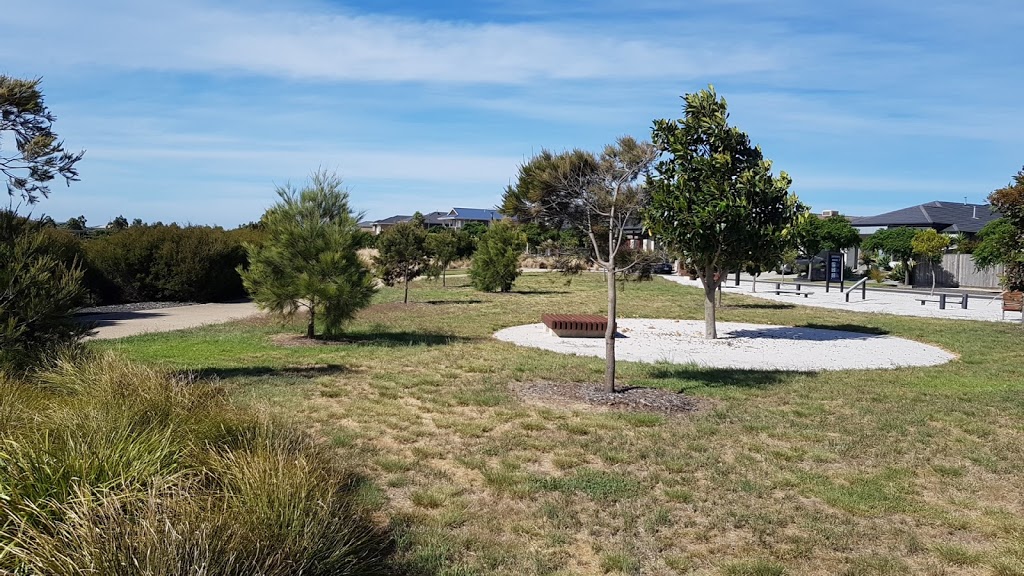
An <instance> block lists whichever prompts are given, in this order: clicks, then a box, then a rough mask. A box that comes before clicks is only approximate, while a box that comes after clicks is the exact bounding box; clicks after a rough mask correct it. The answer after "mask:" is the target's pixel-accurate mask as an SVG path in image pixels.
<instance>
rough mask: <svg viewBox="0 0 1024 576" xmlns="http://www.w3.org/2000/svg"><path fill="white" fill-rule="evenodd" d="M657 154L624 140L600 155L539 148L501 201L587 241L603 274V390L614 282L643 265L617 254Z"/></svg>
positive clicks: (507, 208) (509, 210) (519, 214)
mask: <svg viewBox="0 0 1024 576" xmlns="http://www.w3.org/2000/svg"><path fill="white" fill-rule="evenodd" d="M656 155H657V152H656V151H655V149H654V147H653V146H652V145H651V144H650V143H648V142H641V141H638V140H636V139H635V138H632V137H629V136H623V137H621V138H619V139H618V140H617V141H616V143H615V144H610V145H608V146H605V148H604V150H602V151H601V153H600V154H594V153H592V152H589V151H585V150H578V149H577V150H572V151H567V152H562V153H554V152H551V151H548V150H543V151H541V153H540V154H538V155H537V156H534V157H533V158H532V159H530V160H529V161H528V162H527V163H526V164H524V165H522V166H520V168H519V175H518V178H517V181H516V183H515V185H514V186H509V187H508V189H506V191H505V195H504V197H503V198H502V207H501V208H502V212H503V213H504V214H506V215H508V216H512V217H515V218H516V219H517V220H519V221H520V222H539V223H542V224H544V225H545V226H547V227H548V228H549V229H553V230H562V229H566V228H568V229H575V230H576V231H578V232H579V233H581V234H582V235H583V237H584V238H585V239H586V241H587V246H586V248H585V250H586V251H587V252H588V256H589V258H590V259H591V260H592V261H593V262H594V263H595V264H596V265H597V266H598V268H600V269H601V271H603V272H604V275H605V281H606V283H607V287H608V308H607V315H608V326H607V329H606V330H605V381H604V388H605V390H606V391H608V392H614V391H615V333H616V314H617V312H616V310H617V306H618V299H617V292H616V282H615V280H616V278H617V277H618V276H619V275H621V274H623V273H629V272H631V271H634V270H636V269H638V268H639V267H640V266H641V265H642V264H643V263H644V262H645V259H644V258H642V256H641V255H640V254H639V253H637V254H636V255H635V257H629V258H625V259H624V258H623V257H622V256H623V255H624V250H623V247H624V245H625V242H626V240H627V233H628V232H638V231H639V230H640V215H641V212H642V211H643V209H644V208H645V207H646V206H647V203H648V201H649V199H650V195H649V194H648V188H647V187H646V186H645V185H644V181H643V180H644V177H645V176H646V175H647V172H648V170H649V169H650V166H651V163H652V162H653V161H654V159H655V157H656Z"/></svg>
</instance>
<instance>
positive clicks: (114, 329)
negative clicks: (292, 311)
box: [78, 302, 260, 340]
mask: <svg viewBox="0 0 1024 576" xmlns="http://www.w3.org/2000/svg"><path fill="white" fill-rule="evenodd" d="M259 313H260V311H259V310H258V309H257V308H256V305H255V304H253V303H252V302H231V303H226V304H195V305H192V306H177V307H173V308H158V309H155V310H138V311H121V312H107V313H100V314H88V315H83V316H79V317H78V318H79V319H80V320H82V321H84V322H91V323H93V324H95V326H96V328H95V330H94V331H93V332H92V333H91V334H90V335H89V336H87V337H86V339H87V340H88V339H97V340H104V339H111V338H124V337H125V336H135V335H138V334H146V333H148V332H170V331H171V330H181V329H184V328H194V327H196V326H203V325H206V324H220V323H222V322H230V321H231V320H239V319H241V318H248V317H249V316H255V315H257V314H259Z"/></svg>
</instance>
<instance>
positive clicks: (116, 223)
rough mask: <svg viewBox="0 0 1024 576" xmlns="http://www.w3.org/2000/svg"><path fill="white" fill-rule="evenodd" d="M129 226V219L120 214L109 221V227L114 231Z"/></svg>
mask: <svg viewBox="0 0 1024 576" xmlns="http://www.w3.org/2000/svg"><path fill="white" fill-rule="evenodd" d="M127 227H128V219H127V218H125V217H124V216H118V217H117V218H114V219H113V220H111V221H110V222H108V223H107V229H109V230H114V231H121V230H124V229H125V228H127Z"/></svg>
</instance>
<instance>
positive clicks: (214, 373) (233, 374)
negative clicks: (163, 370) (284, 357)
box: [180, 364, 351, 380]
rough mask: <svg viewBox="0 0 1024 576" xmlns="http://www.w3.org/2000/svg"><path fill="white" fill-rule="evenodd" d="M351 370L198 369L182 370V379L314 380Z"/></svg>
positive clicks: (335, 367)
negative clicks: (281, 378) (273, 378)
mask: <svg viewBox="0 0 1024 576" xmlns="http://www.w3.org/2000/svg"><path fill="white" fill-rule="evenodd" d="M348 372H351V369H350V368H348V367H347V366H342V365H341V364H310V365H308V366H239V367H235V368H220V367H218V368H198V369H194V370H183V371H181V372H180V374H181V375H183V376H184V377H189V378H193V379H200V380H214V379H220V380H228V379H232V378H262V377H292V378H316V377H318V376H332V375H336V374H345V373H348Z"/></svg>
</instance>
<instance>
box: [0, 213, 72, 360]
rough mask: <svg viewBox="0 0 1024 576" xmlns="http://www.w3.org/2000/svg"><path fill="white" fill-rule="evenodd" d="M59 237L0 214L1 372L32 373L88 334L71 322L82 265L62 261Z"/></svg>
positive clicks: (63, 247)
mask: <svg viewBox="0 0 1024 576" xmlns="http://www.w3.org/2000/svg"><path fill="white" fill-rule="evenodd" d="M61 235H67V232H62V231H59V230H54V229H48V228H45V227H44V226H43V225H41V224H40V223H38V222H33V221H31V220H29V219H27V218H23V217H21V216H18V215H17V214H15V213H14V212H13V211H12V210H0V372H2V371H8V372H13V373H20V372H22V371H25V370H27V369H31V368H34V367H36V366H38V365H39V364H40V362H41V361H42V360H44V359H45V358H46V357H47V356H48V355H50V354H51V353H53V352H54V351H56V350H57V349H59V348H61V347H63V346H67V345H69V344H72V343H74V342H77V341H78V339H79V338H80V337H81V336H82V335H83V334H84V333H85V332H86V331H87V329H86V328H85V327H84V326H83V325H82V324H80V323H78V322H76V321H75V319H74V317H73V313H74V311H75V309H76V308H77V307H78V306H79V305H81V302H82V300H83V298H84V296H85V289H84V288H83V286H82V267H81V262H80V261H79V260H78V259H77V258H73V259H71V260H70V261H68V260H67V257H68V254H67V253H66V250H67V248H68V245H69V243H68V242H62V241H61V238H60V236H61ZM69 240H70V242H74V239H73V238H72V239H69Z"/></svg>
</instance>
